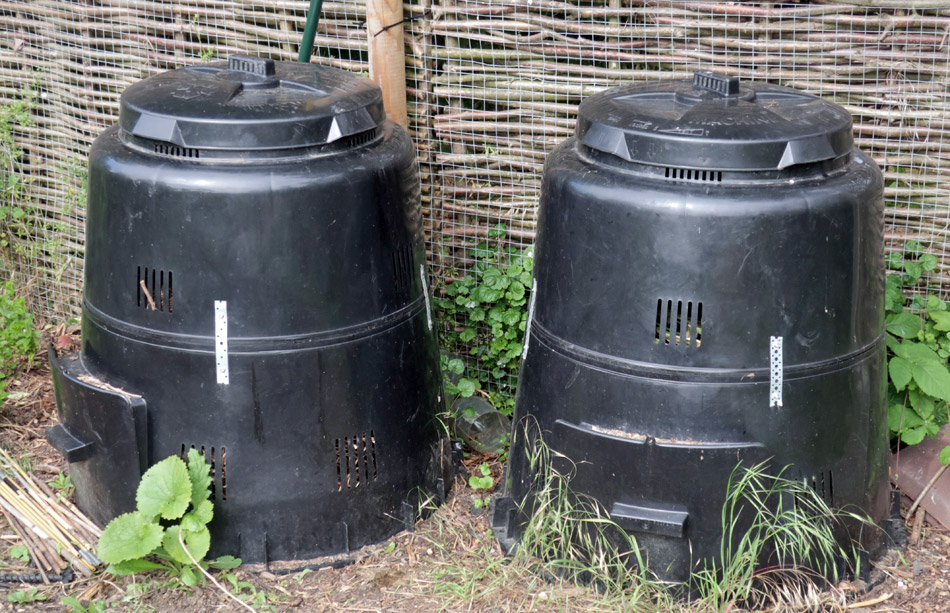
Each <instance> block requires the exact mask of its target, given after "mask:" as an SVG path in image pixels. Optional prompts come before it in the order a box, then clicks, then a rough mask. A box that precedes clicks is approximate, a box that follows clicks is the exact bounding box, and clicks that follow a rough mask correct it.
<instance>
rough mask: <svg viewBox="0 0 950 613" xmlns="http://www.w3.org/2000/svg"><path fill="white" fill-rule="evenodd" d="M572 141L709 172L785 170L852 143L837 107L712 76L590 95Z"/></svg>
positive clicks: (699, 74)
mask: <svg viewBox="0 0 950 613" xmlns="http://www.w3.org/2000/svg"><path fill="white" fill-rule="evenodd" d="M577 139H578V142H579V143H580V144H581V145H583V146H586V147H589V148H591V149H596V150H598V151H603V152H605V153H610V154H612V155H615V156H617V157H619V158H622V159H624V160H627V161H628V162H638V163H641V164H653V165H657V166H673V167H684V168H700V169H711V170H775V169H783V168H788V167H789V166H793V165H796V164H808V163H812V162H820V161H822V160H828V159H834V158H837V157H839V156H842V155H845V154H847V153H848V152H850V151H851V149H852V147H853V146H854V140H853V137H852V134H851V115H849V114H848V112H847V111H845V110H844V109H843V108H841V107H840V106H838V105H836V104H833V103H831V102H828V101H826V100H822V99H821V98H818V97H816V96H812V95H809V94H805V93H803V92H800V91H798V90H794V89H790V88H787V87H780V86H777V85H769V84H766V83H746V82H740V81H739V78H738V77H729V76H725V75H720V74H716V73H712V72H697V73H696V74H695V75H694V76H693V80H692V81H688V80H683V81H657V82H650V83H642V84H637V85H628V86H623V87H617V88H614V89H609V90H607V91H604V92H601V93H599V94H595V95H593V96H591V97H590V98H587V99H586V100H584V101H583V102H582V103H581V105H580V109H579V113H578V120H577Z"/></svg>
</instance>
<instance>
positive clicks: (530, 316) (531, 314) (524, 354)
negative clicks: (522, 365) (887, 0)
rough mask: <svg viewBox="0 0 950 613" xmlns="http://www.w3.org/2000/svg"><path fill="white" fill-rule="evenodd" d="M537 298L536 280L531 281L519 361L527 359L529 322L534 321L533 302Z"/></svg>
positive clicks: (529, 334)
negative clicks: (522, 345) (522, 346)
mask: <svg viewBox="0 0 950 613" xmlns="http://www.w3.org/2000/svg"><path fill="white" fill-rule="evenodd" d="M537 297H538V280H537V279H532V280H531V301H530V302H529V303H528V319H527V320H526V321H525V322H524V349H522V350H521V361H522V362H523V361H524V359H525V358H527V357H528V341H529V340H531V320H532V319H534V301H535V299H536V298H537Z"/></svg>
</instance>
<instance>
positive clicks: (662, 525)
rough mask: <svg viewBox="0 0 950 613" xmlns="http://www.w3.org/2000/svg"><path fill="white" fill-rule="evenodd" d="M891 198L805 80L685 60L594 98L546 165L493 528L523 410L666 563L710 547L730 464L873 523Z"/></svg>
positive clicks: (656, 562)
mask: <svg viewBox="0 0 950 613" xmlns="http://www.w3.org/2000/svg"><path fill="white" fill-rule="evenodd" d="M882 213H883V202H882V179H881V173H880V171H879V169H878V168H877V167H876V166H875V164H874V162H873V161H872V160H871V159H870V158H869V157H867V156H866V155H864V154H863V153H861V152H860V151H858V150H857V149H856V148H855V147H854V145H853V141H852V134H851V118H850V116H849V115H848V113H847V112H846V111H845V110H844V109H842V108H840V107H838V106H836V105H834V104H831V103H829V102H826V101H823V100H821V99H819V98H816V97H814V96H810V95H807V94H804V93H802V92H799V91H795V90H792V89H787V88H784V87H777V86H773V85H768V84H763V83H740V82H739V81H738V79H735V78H727V77H723V76H720V75H716V74H712V73H697V74H696V76H695V78H694V80H692V81H666V82H652V83H644V84H637V85H631V86H626V87H620V88H616V89H611V90H608V91H605V92H603V93H600V94H598V95H595V96H592V97H590V98H588V99H587V100H585V101H584V102H583V103H582V104H581V105H580V110H579V119H578V122H577V129H576V135H575V137H573V138H571V139H569V140H568V141H566V142H564V143H563V144H561V145H560V146H559V147H557V148H556V149H555V151H554V152H553V153H552V154H551V155H550V157H549V158H548V160H547V163H546V166H545V170H544V182H543V187H542V193H541V212H540V220H539V226H538V242H537V249H536V263H535V282H536V295H535V296H534V297H533V300H534V302H535V305H536V307H535V309H534V310H533V313H532V314H531V316H530V324H529V340H528V341H527V344H528V346H527V349H526V352H525V356H526V357H525V361H524V364H523V365H522V370H521V378H520V381H519V386H518V398H517V404H516V411H515V417H516V420H515V422H516V423H515V429H516V431H515V440H516V443H517V444H516V445H515V446H514V448H513V450H512V453H511V458H512V459H511V465H510V468H509V481H508V484H509V488H510V495H511V498H509V499H503V500H501V501H500V502H499V504H498V505H497V511H496V517H495V527H496V532H497V533H498V535H499V537H500V538H501V540H502V542H503V544H507V545H511V544H512V543H513V542H514V541H515V540H516V539H517V538H518V535H519V525H520V522H521V521H522V520H523V517H519V515H518V513H517V512H516V510H515V504H516V503H520V502H521V501H523V500H524V499H525V497H526V496H528V495H529V492H530V489H531V480H532V477H533V475H532V473H531V471H530V470H529V468H528V465H527V460H526V452H525V444H524V440H525V437H524V436H519V435H520V434H521V432H520V429H521V428H523V427H525V424H526V423H530V424H532V425H533V424H536V426H537V427H538V428H539V431H540V432H541V433H542V435H543V437H544V440H545V442H546V443H547V444H548V445H549V446H550V447H551V448H552V449H554V450H556V451H558V452H560V453H562V454H564V456H566V457H567V458H569V460H570V461H572V463H573V468H572V469H573V471H574V477H573V480H572V485H573V488H574V489H575V491H578V492H582V493H585V494H589V495H591V496H592V497H594V498H596V499H597V500H598V501H599V502H600V503H601V504H603V505H604V507H605V508H606V509H607V510H608V511H609V513H610V516H611V517H612V518H613V520H614V521H616V522H617V523H618V524H619V525H620V526H621V527H622V528H624V529H625V530H626V531H628V532H629V533H631V534H632V535H634V536H635V537H636V538H637V540H638V543H639V545H640V547H641V548H642V550H643V553H644V554H645V555H646V556H647V558H648V560H649V564H650V567H651V569H652V570H653V571H655V572H657V573H659V574H660V575H661V576H663V577H665V578H668V579H674V580H683V579H685V578H686V577H687V576H688V575H689V572H690V569H691V567H692V565H693V564H695V563H699V562H700V561H702V560H703V559H708V558H715V557H716V556H717V554H718V552H719V543H720V540H721V515H720V514H721V510H722V503H723V501H724V498H725V495H726V490H727V483H728V481H729V477H730V474H731V473H732V471H733V470H734V469H735V468H736V466H737V464H738V463H740V462H741V463H742V464H743V465H745V466H751V465H753V464H756V463H759V462H766V461H768V462H769V464H768V465H767V466H769V467H770V470H771V471H772V472H773V473H777V472H779V471H780V470H782V469H784V468H785V467H788V469H787V470H786V471H785V473H784V474H785V476H787V477H792V478H794V479H797V480H801V481H804V482H805V483H807V484H810V485H811V486H812V487H813V488H814V490H815V491H816V492H817V493H818V494H819V495H820V496H821V497H822V498H824V499H825V500H826V501H827V502H828V503H830V504H831V505H832V506H833V507H849V508H852V509H860V510H863V511H865V512H867V513H869V514H870V515H871V517H873V518H874V519H875V520H880V519H881V518H882V517H883V515H884V514H885V512H886V507H887V498H888V497H887V494H888V490H887V474H886V465H885V460H886V443H887V440H886V436H887V426H886V417H885V410H884V400H885V372H884V366H885V364H884V336H883V322H884V314H883V293H884V266H883V259H882V249H883V244H882V241H883V216H882ZM529 502H530V499H529ZM875 538H879V537H875V536H873V535H867V536H866V540H865V545H866V546H868V547H871V546H875V543H874V539H875Z"/></svg>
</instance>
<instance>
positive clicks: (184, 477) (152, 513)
mask: <svg viewBox="0 0 950 613" xmlns="http://www.w3.org/2000/svg"><path fill="white" fill-rule="evenodd" d="M135 503H136V505H137V506H138V510H139V511H140V512H141V513H142V514H143V515H144V516H145V517H147V518H155V517H158V516H161V517H162V518H163V519H178V518H180V517H181V516H182V515H184V514H185V511H186V510H187V509H188V505H189V504H190V503H191V481H190V480H189V479H188V467H187V466H185V463H184V462H183V461H182V460H181V458H179V457H177V456H171V457H168V458H165V459H164V460H162V461H161V462H159V463H158V464H156V465H155V466H153V467H151V468H149V469H148V470H147V471H145V474H144V475H142V481H141V482H140V483H139V489H138V491H137V492H136V494H135Z"/></svg>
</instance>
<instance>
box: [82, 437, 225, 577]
mask: <svg viewBox="0 0 950 613" xmlns="http://www.w3.org/2000/svg"><path fill="white" fill-rule="evenodd" d="M210 495H211V467H210V466H209V465H208V463H207V462H206V461H205V458H204V456H203V455H202V454H201V453H199V452H198V451H197V450H195V449H191V450H189V451H188V462H187V464H186V463H185V462H184V461H182V459H181V458H179V457H178V456H171V457H168V458H165V459H164V460H162V461H161V462H159V463H158V464H156V465H154V466H152V467H151V468H149V469H148V470H147V471H146V472H145V474H144V475H142V480H141V481H140V482H139V487H138V490H137V491H136V496H135V502H136V506H137V509H136V510H135V511H133V512H131V513H126V514H124V515H120V516H119V517H116V518H115V519H113V520H112V521H111V522H109V525H108V526H106V528H105V530H103V531H102V536H101V537H100V539H99V558H100V559H101V560H102V561H103V562H106V563H107V564H109V568H108V570H109V572H112V573H114V574H116V575H127V574H132V573H137V572H143V571H147V570H156V569H162V570H165V571H166V572H168V573H169V574H170V575H171V576H172V577H174V578H177V579H178V580H180V581H181V583H183V584H184V585H186V586H193V585H197V584H198V583H199V581H200V580H201V577H202V574H201V572H200V571H201V570H202V569H207V568H208V567H209V566H210V567H214V568H219V569H229V568H236V567H237V566H239V565H240V563H241V561H240V560H239V559H237V558H233V557H231V556H222V557H220V558H218V559H217V560H214V561H211V562H204V557H205V555H206V554H207V553H208V549H209V548H210V545H211V533H210V532H209V531H208V522H210V521H211V518H212V517H213V515H214V505H213V503H212V502H211V500H209V498H210ZM146 557H152V558H154V559H156V560H158V562H153V561H151V560H147V559H145V558H146ZM199 566H200V569H199V568H198V567H199Z"/></svg>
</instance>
